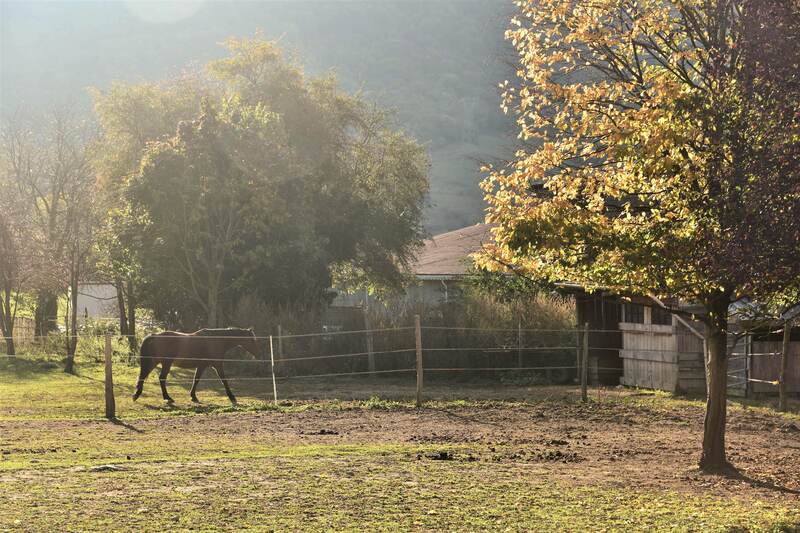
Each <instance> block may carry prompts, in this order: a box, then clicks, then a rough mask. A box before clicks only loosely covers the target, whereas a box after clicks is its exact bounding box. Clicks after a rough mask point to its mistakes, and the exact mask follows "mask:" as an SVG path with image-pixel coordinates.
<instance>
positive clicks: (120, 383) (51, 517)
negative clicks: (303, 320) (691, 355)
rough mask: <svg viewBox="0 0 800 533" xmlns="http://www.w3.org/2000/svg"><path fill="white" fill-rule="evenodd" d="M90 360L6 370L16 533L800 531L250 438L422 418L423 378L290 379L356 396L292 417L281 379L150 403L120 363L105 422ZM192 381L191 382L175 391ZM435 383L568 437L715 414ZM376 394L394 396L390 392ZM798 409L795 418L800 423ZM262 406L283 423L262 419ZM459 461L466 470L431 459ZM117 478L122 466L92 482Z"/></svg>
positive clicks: (688, 508) (358, 448)
mask: <svg viewBox="0 0 800 533" xmlns="http://www.w3.org/2000/svg"><path fill="white" fill-rule="evenodd" d="M78 362H79V364H78V366H77V374H76V375H67V374H64V373H63V372H62V371H61V364H60V361H59V360H57V359H56V360H42V359H40V360H23V359H20V360H16V361H9V360H4V361H1V362H0V450H2V453H1V454H0V495H2V497H0V531H5V530H8V531H25V530H30V531H59V530H62V531H63V530H70V531H83V530H103V531H111V530H119V531H133V530H135V531H148V530H150V531H156V530H169V531H172V530H203V531H206V530H220V529H222V530H237V531H248V530H249V531H263V530H265V529H266V530H271V529H274V530H279V531H286V530H289V531H299V530H304V531H306V530H310V531H328V530H340V531H365V530H375V531H377V530H381V531H407V530H422V531H430V530H437V531H442V530H445V531H456V530H458V531H478V530H485V531H497V530H511V531H519V530H531V531H564V530H570V531H584V530H592V531H598V530H601V531H798V530H800V507H799V506H798V505H797V499H796V497H795V499H790V498H785V497H784V496H783V495H781V494H780V493H776V494H775V495H774V496H771V497H764V496H761V497H751V495H750V494H749V493H748V491H747V490H746V489H743V490H742V491H741V493H735V496H733V497H732V496H731V495H730V492H724V493H720V492H716V491H715V490H713V488H709V489H707V490H697V487H696V486H695V487H694V488H693V489H691V490H686V491H676V490H672V489H670V490H662V489H660V488H658V487H654V486H637V485H635V484H631V483H628V482H626V480H625V479H620V480H619V481H618V482H611V483H609V482H608V481H597V480H596V479H592V477H591V475H590V474H591V472H592V469H591V468H592V466H591V465H586V466H585V467H584V466H580V465H582V463H581V464H580V465H570V466H569V467H568V466H567V465H560V464H557V463H542V462H529V461H527V462H526V461H524V460H515V459H509V457H511V456H512V455H513V454H512V453H506V452H513V449H512V448H513V446H514V445H513V444H511V443H507V444H489V443H487V442H478V441H471V440H468V439H467V440H463V441H459V440H456V441H453V442H445V443H435V444H428V443H416V442H408V441H403V440H399V441H392V442H348V441H347V438H346V435H345V438H344V439H340V438H339V436H332V437H325V438H322V439H320V438H316V440H315V441H314V442H310V443H307V442H303V438H301V437H298V436H297V435H296V433H291V432H289V433H291V435H289V437H287V436H286V435H287V432H286V431H284V433H283V436H280V435H276V436H274V437H271V434H270V433H269V431H250V430H249V425H251V424H258V423H267V422H268V421H269V423H271V424H278V425H279V426H280V425H282V424H292V423H293V422H297V424H299V423H300V422H299V421H300V420H307V419H305V418H302V417H307V416H309V415H313V416H314V417H315V418H313V420H312V421H311V422H305V423H306V424H311V428H312V429H313V428H314V427H316V426H315V424H316V425H319V424H325V423H326V422H325V421H326V418H325V416H326V415H325V413H326V412H329V413H330V415H331V416H335V415H336V412H337V411H345V410H365V411H380V413H375V414H374V415H378V414H380V416H384V417H392V416H394V415H393V414H392V413H393V412H398V413H401V414H402V413H403V412H411V413H415V412H416V411H415V407H414V404H413V400H412V393H413V382H411V383H405V382H402V383H400V384H399V385H396V386H395V384H394V383H395V382H393V381H386V380H375V381H372V382H369V383H368V384H367V385H361V386H362V388H361V389H359V390H358V391H357V393H352V394H351V392H348V390H347V389H346V388H343V387H342V386H341V384H334V383H327V384H326V383H322V384H306V383H303V384H300V385H290V384H288V383H281V384H279V391H281V392H282V394H286V395H287V396H292V395H294V396H296V397H299V398H304V397H309V398H313V397H324V398H330V396H331V395H337V394H338V396H339V398H340V399H336V398H333V399H324V400H300V399H288V400H283V401H281V402H280V403H279V404H278V405H273V403H272V401H271V398H270V396H271V383H261V382H239V383H236V384H235V386H234V389H235V390H236V392H237V394H238V395H239V397H240V398H241V400H242V401H241V403H240V404H239V405H237V406H235V407H233V406H231V405H230V404H229V402H228V400H227V398H226V397H225V395H224V392H223V391H222V389H221V387H220V386H219V385H218V384H216V383H211V382H204V385H203V387H202V388H201V390H200V393H199V395H200V397H201V399H202V400H203V402H204V403H203V404H202V405H200V406H196V405H193V404H191V403H190V402H188V392H187V391H188V386H189V384H188V383H179V382H174V383H173V384H172V385H171V386H170V390H171V393H172V396H173V397H174V398H176V400H178V402H177V404H176V405H175V406H171V407H170V406H166V405H165V404H164V402H163V401H162V400H161V399H160V393H159V389H158V384H157V379H156V376H155V375H153V376H151V378H150V380H149V382H148V383H147V386H146V389H145V395H144V396H143V397H142V398H141V399H140V400H139V401H138V402H136V403H133V402H132V401H131V400H130V398H129V396H130V393H131V392H132V390H133V389H132V387H133V383H134V382H135V379H136V375H137V369H136V368H134V367H131V366H127V365H125V364H120V363H116V364H115V376H114V377H115V384H116V391H117V395H116V396H117V404H118V414H119V415H120V418H121V419H122V420H121V421H119V422H117V423H111V422H108V421H104V420H102V419H100V417H101V416H102V409H103V382H102V377H103V371H102V367H101V366H100V365H99V363H97V362H95V361H92V360H80V359H79V361H78ZM188 377H190V373H189V372H187V371H177V372H173V374H172V376H171V379H173V380H175V381H181V380H183V379H186V378H188ZM348 384H350V385H352V384H353V383H352V382H348V381H345V385H348ZM407 385H410V387H407ZM291 387H294V388H291ZM304 387H305V388H304ZM404 387H405V388H404ZM436 387H437V386H435V385H434V384H432V385H431V390H432V391H433V392H432V393H431V395H432V396H433V397H434V399H432V400H431V401H428V402H427V403H426V406H425V407H426V409H428V410H455V411H458V410H460V409H462V410H467V411H470V410H486V412H498V411H500V410H505V409H527V410H531V411H533V410H534V409H538V410H540V411H544V412H548V410H551V408H552V411H558V412H559V415H558V416H562V417H566V418H564V420H563V424H564V425H565V426H566V427H569V425H570V424H571V420H570V418H569V417H570V416H574V417H575V419H576V420H577V419H578V418H581V417H583V416H584V415H586V414H589V415H592V416H598V417H599V418H598V420H601V421H600V422H597V424H598V425H602V424H603V422H602V420H611V418H609V416H610V415H611V414H613V416H614V417H621V418H625V417H637V416H638V417H641V420H642V423H654V424H658V423H662V422H664V423H669V424H688V423H689V422H688V421H689V420H697V419H698V418H699V417H700V416H701V415H702V409H703V402H702V401H700V400H697V399H684V398H676V397H673V396H671V395H667V394H664V393H658V392H653V391H631V390H618V389H608V390H592V391H591V395H590V396H591V399H592V401H591V402H590V403H589V404H588V405H581V404H580V403H579V402H578V401H577V400H578V396H577V394H576V391H575V390H573V389H571V388H563V387H562V388H546V387H541V388H538V389H529V388H521V389H512V388H508V389H507V392H508V394H509V397H511V398H514V399H510V400H499V399H490V400H486V399H479V398H475V397H472V398H460V399H454V398H453V397H452V396H448V395H445V394H443V393H442V394H440V395H437V393H436V391H437V390H439V391H444V390H445V389H444V388H443V387H441V386H439V387H440V388H439V389H437V388H436ZM376 390H381V391H382V392H384V393H385V392H386V391H390V392H391V393H392V394H383V395H381V397H378V396H374V392H375V391H376ZM470 390H471V389H468V388H466V387H465V388H461V389H458V390H457V391H456V393H466V392H469V391H470ZM483 390H485V389H480V390H478V392H477V394H480V392H481V391H483ZM368 391H372V394H373V396H368V395H365V393H366V392H368ZM473 392H474V391H473ZM341 398H345V399H341ZM793 408H794V412H792V413H789V414H785V415H781V416H783V417H786V418H788V419H790V420H792V421H800V415H799V414H798V413H797V404H793ZM731 410H732V411H735V412H740V411H741V412H746V411H748V410H752V411H754V412H756V413H759V414H760V415H764V416H770V417H771V416H775V414H774V413H773V412H772V411H771V407H770V402H754V401H751V400H747V401H740V400H734V403H732V407H731ZM259 411H264V412H273V414H269V415H268V417H267V418H264V417H262V416H261V415H258V416H250V415H249V413H257V412H259ZM310 411H314V413H310ZM422 413H423V415H422V416H424V411H423V412H422ZM245 415H247V416H245ZM374 415H367V416H374ZM236 417H241V418H239V419H237V418H236ZM270 417H271V418H270ZM776 419H777V420H782V419H780V418H777V417H776ZM237 420H241V422H238V421H237ZM388 420H391V418H389V419H388ZM270 427H271V426H270ZM665 427H668V426H665ZM292 435H294V436H293V437H292ZM290 437H291V438H290ZM286 439H289V440H286ZM325 439H329V440H325ZM506 448H507V449H506ZM442 451H446V452H449V453H450V454H452V457H453V459H452V460H432V459H431V458H430V457H429V455H431V456H432V454H434V452H436V453H438V452H442ZM498 456H500V457H502V459H501V460H498V459H497V457H498ZM652 460H654V461H657V460H658V457H657V456H656V455H654V456H653V457H652ZM102 465H114V468H113V469H110V470H100V471H94V470H93V468H94V467H98V466H102ZM584 475H586V476H588V477H583V476H584Z"/></svg>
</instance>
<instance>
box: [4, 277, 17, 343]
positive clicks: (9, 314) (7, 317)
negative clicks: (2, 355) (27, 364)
mask: <svg viewBox="0 0 800 533" xmlns="http://www.w3.org/2000/svg"><path fill="white" fill-rule="evenodd" d="M4 292H5V294H4V297H3V301H2V302H0V335H2V336H3V337H4V338H5V339H4V340H5V341H6V355H8V356H12V357H13V356H15V355H17V351H16V347H15V346H14V319H15V318H16V317H15V314H16V313H15V311H14V310H12V308H11V293H10V292H7V291H4Z"/></svg>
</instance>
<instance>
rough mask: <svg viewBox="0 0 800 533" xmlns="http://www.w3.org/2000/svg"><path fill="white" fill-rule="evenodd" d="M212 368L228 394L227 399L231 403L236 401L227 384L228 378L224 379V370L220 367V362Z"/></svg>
mask: <svg viewBox="0 0 800 533" xmlns="http://www.w3.org/2000/svg"><path fill="white" fill-rule="evenodd" d="M214 370H215V371H216V373H217V376H219V380H220V381H221V382H222V384H223V385H225V392H226V393H227V395H228V399H229V400H230V401H231V403H236V397H235V396H234V395H233V393H232V392H231V387H230V385H228V380H227V379H225V371H224V370H223V369H222V363H220V364H219V365H215V366H214Z"/></svg>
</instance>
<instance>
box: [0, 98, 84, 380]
mask: <svg viewBox="0 0 800 533" xmlns="http://www.w3.org/2000/svg"><path fill="white" fill-rule="evenodd" d="M2 140H3V150H4V159H3V161H4V166H5V171H4V173H5V175H6V179H7V180H11V181H12V182H13V184H14V186H15V188H16V198H17V202H18V204H19V206H22V209H23V210H24V212H25V216H26V217H28V219H29V220H30V221H31V223H30V225H29V227H28V230H29V231H28V234H27V240H26V243H25V245H26V247H28V248H29V249H30V250H32V251H33V253H34V259H33V263H32V265H31V270H33V271H35V273H36V275H35V284H33V287H34V288H36V290H37V302H36V321H37V334H38V335H43V334H46V333H48V332H50V331H51V330H52V329H54V327H55V324H56V319H57V316H56V315H57V312H58V298H59V296H61V295H64V294H67V293H69V294H70V295H71V298H70V301H69V302H68V307H67V309H68V314H67V316H66V317H65V325H66V326H67V328H68V333H69V334H68V335H67V360H66V364H65V371H67V372H72V370H73V364H74V355H75V349H76V344H77V337H76V333H77V316H76V312H77V310H76V309H75V303H76V299H77V294H78V284H79V282H80V281H82V275H83V273H84V268H85V266H86V264H87V261H88V258H89V250H90V248H91V244H90V240H91V237H90V236H89V235H90V233H91V231H92V227H93V224H94V222H93V219H92V216H91V213H92V205H93V191H94V183H95V178H94V174H93V173H92V171H91V168H90V165H89V158H88V154H87V145H88V134H87V130H86V123H85V122H84V121H82V120H80V119H79V118H78V117H77V116H76V113H75V111H74V110H73V109H71V108H67V107H63V108H59V109H55V110H54V111H52V112H49V113H46V114H45V115H43V116H41V117H33V118H32V117H24V116H22V115H18V116H16V117H14V118H13V119H11V120H8V121H7V122H6V123H5V124H4V128H3V137H2Z"/></svg>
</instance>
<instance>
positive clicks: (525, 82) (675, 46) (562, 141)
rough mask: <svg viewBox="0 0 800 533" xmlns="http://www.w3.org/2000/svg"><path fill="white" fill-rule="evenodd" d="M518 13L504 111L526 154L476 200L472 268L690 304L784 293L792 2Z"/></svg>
mask: <svg viewBox="0 0 800 533" xmlns="http://www.w3.org/2000/svg"><path fill="white" fill-rule="evenodd" d="M518 8H519V10H518V14H517V15H516V17H515V18H514V19H513V20H512V28H511V29H510V30H509V31H508V32H507V38H508V39H510V40H511V42H512V43H513V45H514V46H515V47H516V50H517V52H518V53H519V64H520V66H519V70H518V72H517V74H518V77H519V82H518V83H516V84H511V83H508V82H505V83H504V84H503V89H504V104H503V105H504V108H505V109H506V110H513V111H514V112H515V113H516V116H517V122H518V126H519V131H520V133H519V136H520V139H521V140H522V142H523V143H524V146H525V148H524V149H522V150H520V151H519V152H518V153H517V155H516V159H515V160H514V161H513V162H512V163H511V164H510V165H509V166H508V167H506V168H491V169H488V170H489V173H490V174H489V177H488V178H487V179H486V180H485V181H484V183H483V187H484V190H485V191H486V193H487V200H488V202H489V205H490V207H489V210H488V215H487V220H488V221H489V222H493V223H497V228H496V230H495V236H496V239H497V245H496V246H495V247H493V248H492V249H491V250H490V251H489V253H487V254H485V255H484V256H483V257H482V258H480V262H481V264H482V265H483V266H486V267H488V268H493V269H507V268H511V269H515V270H519V271H523V272H526V273H527V274H529V275H535V276H537V277H540V278H544V279H547V280H550V281H571V282H577V283H581V284H584V285H586V286H589V287H598V286H605V287H613V288H617V289H619V290H621V291H626V292H632V293H638V294H658V295H660V296H682V297H686V298H696V299H699V300H705V299H707V298H708V297H709V295H716V294H724V295H726V297H730V298H733V299H735V298H737V297H739V296H744V295H748V296H752V297H760V298H770V297H773V296H775V295H776V294H779V293H782V292H785V291H786V290H787V289H788V288H789V287H791V286H792V285H797V282H798V279H800V170H798V169H799V167H798V161H800V149H798V145H799V144H800V114H798V113H797V109H798V103H800V98H798V96H800V90H799V88H798V87H799V85H800V74H799V72H800V65H799V64H800V60H798V58H800V54H798V48H800V47H798V42H797V41H798V34H800V31H798V30H799V29H800V24H798V6H797V3H796V2H791V1H777V0H774V1H765V2H750V1H743V0H742V1H734V0H730V1H717V2H707V1H700V0H688V1H663V0H644V1H628V0H594V1H591V2H584V1H574V0H526V1H520V2H518Z"/></svg>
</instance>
